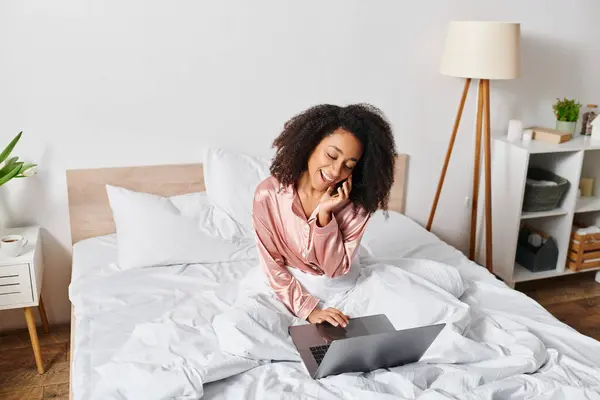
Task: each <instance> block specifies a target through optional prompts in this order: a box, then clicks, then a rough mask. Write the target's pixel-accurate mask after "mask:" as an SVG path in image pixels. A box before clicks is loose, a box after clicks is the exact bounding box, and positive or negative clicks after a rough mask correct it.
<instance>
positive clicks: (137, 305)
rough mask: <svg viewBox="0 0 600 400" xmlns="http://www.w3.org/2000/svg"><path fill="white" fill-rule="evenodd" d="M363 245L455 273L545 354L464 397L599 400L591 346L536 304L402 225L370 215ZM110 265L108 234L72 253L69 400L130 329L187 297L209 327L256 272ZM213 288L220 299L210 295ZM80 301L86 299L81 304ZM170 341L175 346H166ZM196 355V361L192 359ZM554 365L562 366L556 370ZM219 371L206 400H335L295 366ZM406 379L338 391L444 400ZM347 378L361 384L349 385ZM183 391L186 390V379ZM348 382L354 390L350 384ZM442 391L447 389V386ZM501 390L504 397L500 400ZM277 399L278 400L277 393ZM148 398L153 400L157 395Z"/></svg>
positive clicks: (370, 253) (84, 391)
mask: <svg viewBox="0 0 600 400" xmlns="http://www.w3.org/2000/svg"><path fill="white" fill-rule="evenodd" d="M362 244H363V249H361V258H362V259H365V260H368V259H374V258H376V259H378V260H390V261H392V260H398V259H401V258H417V259H419V258H420V259H430V260H435V261H439V262H442V263H444V264H448V265H452V266H454V267H456V269H457V270H458V271H459V272H460V274H461V276H462V277H463V279H464V280H465V281H466V283H467V284H468V288H467V289H466V292H465V293H464V295H463V296H462V297H461V299H460V300H461V301H463V302H464V303H466V304H468V305H469V306H470V307H473V308H477V309H480V310H482V311H483V312H485V313H486V315H488V316H490V317H491V318H492V319H493V320H494V321H495V323H497V324H498V325H499V326H510V325H511V324H515V325H520V326H525V327H526V328H527V329H528V330H529V331H530V332H532V333H533V334H534V335H535V336H537V337H538V338H540V339H541V341H542V342H543V343H544V345H545V346H546V348H547V351H548V356H547V357H548V360H547V362H546V364H545V365H544V366H543V368H545V370H541V371H539V372H538V374H536V376H535V377H533V376H528V375H522V376H519V377H518V378H515V379H514V380H512V381H510V382H506V385H501V386H498V387H494V386H493V385H491V386H490V385H483V386H482V389H481V390H479V391H478V390H470V391H469V392H468V393H469V394H470V395H473V396H474V397H473V398H521V397H518V395H519V392H521V393H522V395H523V396H526V395H527V387H530V388H531V387H538V388H539V387H540V385H541V384H542V383H543V384H546V385H547V388H548V389H547V391H548V395H549V396H550V395H552V396H557V393H558V395H559V396H558V397H556V398H577V397H576V396H583V395H585V396H587V398H595V397H593V396H594V395H595V394H596V393H597V392H596V390H599V389H600V386H597V383H598V382H599V381H598V380H597V379H600V378H593V375H594V374H597V373H599V371H600V343H599V342H597V341H595V340H593V339H591V338H588V337H586V336H583V335H581V334H579V333H577V332H575V331H574V330H573V329H571V328H570V327H568V326H566V325H564V324H563V323H561V322H560V321H558V320H556V319H555V318H554V317H553V316H551V315H550V314H549V313H548V312H547V311H546V310H544V309H543V308H542V307H541V306H539V304H537V303H536V302H535V301H533V300H531V299H530V298H528V297H527V296H525V295H524V294H521V293H519V292H516V291H514V290H512V289H510V288H508V287H507V286H506V285H504V284H503V283H502V282H500V281H498V280H497V279H496V278H495V277H494V276H493V275H491V274H489V273H488V272H487V271H486V270H485V269H484V268H481V267H478V266H476V265H475V264H473V263H472V262H470V261H469V260H468V259H467V258H466V257H465V256H464V255H463V254H462V253H460V252H458V251H457V250H456V249H454V248H452V247H451V246H449V245H447V244H445V243H444V242H442V241H440V240H439V239H437V238H436V237H435V236H434V235H432V234H431V233H429V232H427V231H426V230H425V229H423V228H422V227H420V226H419V225H417V224H416V223H414V222H413V221H411V220H410V219H408V218H406V217H404V216H400V215H398V214H395V213H390V219H389V220H387V221H386V220H385V219H384V218H383V215H382V214H381V213H378V214H376V215H375V216H374V217H373V219H372V220H371V222H370V224H369V227H368V229H367V232H366V233H365V237H364V239H363V243H362ZM115 260H116V241H115V237H114V235H109V236H104V237H100V238H94V239H88V240H86V241H83V242H80V243H78V244H77V245H76V246H75V248H74V253H73V274H72V283H71V286H70V288H69V291H70V296H72V299H73V298H75V300H76V301H75V304H76V305H77V307H76V308H75V313H76V316H77V318H76V331H75V351H74V354H73V355H72V357H73V361H74V362H73V371H72V380H73V381H72V385H73V391H74V396H75V399H90V398H95V397H94V396H98V393H97V391H96V389H97V388H98V383H99V382H100V381H103V380H106V379H108V378H107V377H108V376H109V375H106V371H105V370H103V366H104V365H105V364H106V363H107V362H108V361H109V360H111V359H112V358H113V357H114V356H115V354H117V353H118V351H119V349H121V348H122V347H123V346H124V344H125V343H127V342H128V340H129V339H130V338H131V335H132V332H134V330H135V329H136V326H139V325H141V324H144V323H146V322H148V321H152V320H154V319H155V318H157V317H159V316H164V315H165V314H167V315H168V314H169V313H170V312H171V310H173V309H175V308H177V307H178V305H179V304H181V302H182V301H183V300H184V299H186V298H194V297H204V298H205V299H209V300H210V303H211V304H212V307H211V309H198V310H197V314H198V318H199V319H204V320H212V319H213V317H214V316H215V315H216V314H218V313H219V312H222V311H224V310H226V309H227V308H228V307H229V306H230V304H232V303H233V302H234V301H235V299H236V296H237V289H238V288H237V283H238V282H239V281H240V279H241V278H242V277H243V276H244V275H245V274H246V273H247V272H248V271H250V270H251V269H252V268H253V267H254V266H255V264H256V262H255V261H241V262H235V263H219V264H210V265H182V266H169V267H159V268H150V269H141V270H133V271H121V270H120V269H119V267H118V266H117V265H116V263H115ZM216 288H218V290H215V289H216ZM82 293H85V295H84V296H82V295H81V294H82ZM78 308H81V309H85V310H86V312H85V314H84V315H78ZM174 319H176V317H174ZM176 339H177V338H174V342H175V343H174V344H176V341H177V340H176ZM201 356H202V354H199V355H198V357H201ZM562 359H565V360H567V361H566V362H561V360H562ZM217 362H219V360H217ZM223 362H224V363H225V361H223ZM226 364H227V365H225V368H224V369H225V371H226V372H224V373H223V377H228V376H231V377H228V378H227V379H222V380H219V378H220V377H219V376H216V377H212V378H214V379H211V380H215V382H213V383H206V384H204V398H245V399H246V398H261V399H262V398H282V397H284V396H283V395H280V392H279V390H283V392H287V395H286V396H285V398H307V396H309V395H310V394H312V396H316V397H319V398H320V397H323V398H338V397H337V396H338V395H340V394H339V393H335V392H331V391H330V390H329V391H328V389H326V388H325V387H324V386H322V385H320V384H319V383H318V382H317V381H313V380H311V379H309V378H308V377H307V376H306V373H305V372H304V369H303V366H302V364H300V363H298V362H278V363H267V364H264V363H256V362H255V361H254V360H251V359H243V358H239V359H234V360H233V361H232V360H228V361H227V362H226ZM569 365H572V368H568V367H567V366H569ZM221 370H223V368H221ZM243 371H246V372H243ZM573 371H576V372H573ZM586 371H587V372H586ZM405 372H406V376H404V378H405V380H406V382H398V381H397V379H398V376H397V375H394V376H391V375H390V377H388V378H386V375H385V374H384V375H377V376H376V377H375V378H374V379H372V380H369V379H367V378H366V377H362V378H360V379H362V380H363V381H364V382H363V381H361V383H360V384H359V385H350V386H348V385H346V386H348V387H350V389H349V390H348V391H347V392H344V393H343V395H344V397H355V398H368V397H367V396H368V395H373V393H374V392H376V391H382V392H385V390H386V389H381V387H383V388H387V389H389V387H390V385H391V386H395V385H400V387H402V386H403V385H404V386H407V388H405V389H406V390H400V389H398V388H397V387H395V388H394V390H399V391H400V392H401V393H402V395H403V396H406V397H407V398H413V397H418V396H421V397H422V398H447V397H436V396H440V393H441V392H440V391H436V390H435V387H436V385H435V381H436V377H435V376H431V377H429V380H430V381H428V382H416V381H415V377H419V379H422V376H421V375H419V374H418V373H416V372H415V371H414V370H411V369H410V368H407V369H406V371H405ZM131 373H132V374H135V373H137V372H135V373H134V372H133V371H132V372H131ZM427 373H429V372H427ZM574 373H575V374H579V376H578V377H576V378H575V379H574V378H573V376H570V375H569V374H574ZM453 374H454V375H455V378H456V382H454V383H451V384H452V385H458V386H460V385H467V386H468V385H471V386H473V385H474V384H473V383H468V382H463V380H464V379H465V378H464V377H462V378H461V376H460V374H458V373H455V372H453V373H452V374H449V373H447V371H446V373H444V374H441V373H440V376H443V377H444V379H445V380H448V379H451V378H449V377H451V376H453ZM588 375H591V376H592V378H590V377H589V376H588ZM392 378H394V379H392ZM580 378H581V379H580ZM123 379H128V377H123ZM157 379H159V378H157ZM352 379H353V380H358V379H359V378H358V377H356V376H353V377H352ZM386 379H390V380H391V381H390V382H394V383H393V385H392V384H391V383H390V382H386ZM528 379H530V380H531V381H528ZM578 380H579V381H580V382H581V384H580V386H581V387H579V388H578V387H577V385H576V384H573V382H574V381H575V382H576V381H578ZM438 381H441V379H438ZM190 382H191V384H193V382H194V381H193V379H192V378H190ZM540 382H542V383H540ZM355 383H356V382H355V381H353V384H355ZM445 385H446V386H444V387H445V388H446V387H447V385H448V383H446V384H445ZM475 386H477V385H475ZM556 387H560V391H559V392H556V390H552V388H555V389H556ZM428 388H429V390H427V389H428ZM380 389H381V390H380ZM507 390H508V391H509V392H510V393H507V392H506V391H507ZM276 392H277V393H278V394H275V393H276ZM400 392H398V393H400ZM156 393H157V398H159V397H160V396H158V392H156ZM411 393H412V394H413V395H411ZM465 393H466V392H465ZM515 394H516V395H517V396H516V397H515ZM503 395H505V396H503ZM560 395H562V396H563V397H560ZM511 396H513V397H511ZM564 396H570V397H564ZM573 396H575V397H573ZM421 397H420V398H421ZM599 397H600V396H599ZM114 398H118V397H114ZM122 398H128V397H127V396H124V397H122ZM162 398H168V397H164V396H163V397H162ZM180 398H188V397H180ZM189 398H193V397H189ZM381 398H386V397H381ZM390 398H392V397H390ZM393 398H398V397H393ZM523 398H525V397H523ZM542 398H543V397H542ZM548 398H550V397H548Z"/></svg>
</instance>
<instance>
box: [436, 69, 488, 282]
mask: <svg viewBox="0 0 600 400" xmlns="http://www.w3.org/2000/svg"><path fill="white" fill-rule="evenodd" d="M470 84H471V78H467V79H466V81H465V86H464V89H463V92H462V97H461V100H460V104H459V106H458V112H457V113H456V119H455V120H454V128H453V129H452V135H451V136H450V142H449V143H448V150H447V151H446V158H445V159H444V165H443V167H442V173H441V175H440V179H439V181H438V185H437V190H436V192H435V197H434V199H433V205H432V206H431V211H430V213H429V219H428V220H427V226H426V228H427V230H428V231H430V230H431V226H432V224H433V219H434V217H435V212H436V210H437V206H438V202H439V200H440V194H441V192H442V188H443V186H444V180H445V178H446V172H447V170H448V164H449V163H450V158H451V156H452V150H453V149H454V142H455V140H456V135H457V133H458V127H459V126H460V120H461V118H462V113H463V109H464V107H465V101H466V100H467V93H468V92H469V86H470ZM482 132H483V148H484V160H485V161H484V171H485V176H484V179H485V265H486V267H487V269H488V270H489V271H490V272H492V270H493V260H492V255H493V253H492V250H493V249H492V183H491V179H492V178H491V133H490V81H489V79H480V80H479V90H478V95H477V121H476V124H475V149H474V164H473V189H472V190H473V192H472V193H473V194H472V196H473V198H472V202H471V229H470V235H469V259H470V260H474V259H475V247H476V237H477V208H478V205H479V176H480V173H481V171H480V166H481V139H482Z"/></svg>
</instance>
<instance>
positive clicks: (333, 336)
mask: <svg viewBox="0 0 600 400" xmlns="http://www.w3.org/2000/svg"><path fill="white" fill-rule="evenodd" d="M444 326H445V324H437V325H428V326H423V327H418V328H411V329H405V330H398V331H397V330H396V329H394V326H393V325H392V323H391V322H390V321H389V319H388V318H387V317H386V316H385V315H383V314H377V315H370V316H366V317H358V318H351V319H350V321H349V323H348V325H347V326H346V327H345V328H342V327H335V326H333V325H331V324H329V323H327V322H325V323H322V324H305V325H296V326H290V327H289V333H290V335H291V337H292V341H293V342H294V345H295V346H296V348H297V349H298V352H299V353H300V357H301V358H302V361H303V362H304V365H305V366H306V369H307V370H308V373H309V374H310V376H311V377H313V378H315V379H319V378H324V377H326V376H329V375H337V374H342V373H346V372H369V371H374V370H376V369H379V368H392V367H397V366H400V365H404V364H409V363H413V362H417V361H419V360H420V359H421V357H422V356H423V354H424V353H425V351H427V349H428V348H429V346H431V344H432V343H433V341H434V340H435V339H436V338H437V336H438V335H439V333H440V332H441V331H442V329H443V328H444Z"/></svg>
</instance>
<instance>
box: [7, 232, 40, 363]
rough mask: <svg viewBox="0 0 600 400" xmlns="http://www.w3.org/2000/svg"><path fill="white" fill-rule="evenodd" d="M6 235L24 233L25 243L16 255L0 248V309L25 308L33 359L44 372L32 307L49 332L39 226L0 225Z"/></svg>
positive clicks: (22, 234)
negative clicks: (38, 312)
mask: <svg viewBox="0 0 600 400" xmlns="http://www.w3.org/2000/svg"><path fill="white" fill-rule="evenodd" d="M5 235H21V236H24V237H26V238H27V239H28V243H27V244H26V245H25V247H24V248H23V251H22V252H21V255H19V256H18V257H6V256H4V255H2V253H1V252H0V310H8V309H13V308H23V309H24V310H25V320H26V321H27V328H28V329H29V337H30V338H31V345H32V347H33V354H34V356H35V363H36V364H37V370H38V372H39V373H40V374H43V373H44V362H43V359H42V353H41V351H40V343H39V341H38V336H37V331H36V328H35V318H34V316H33V307H39V310H40V316H41V319H42V323H43V325H44V332H45V333H48V330H49V327H48V318H47V317H46V310H44V303H42V296H41V290H42V276H43V272H44V263H43V260H42V243H41V242H42V241H41V239H40V229H39V227H37V226H33V227H25V228H5V229H0V237H1V236H5ZM0 246H1V245H0Z"/></svg>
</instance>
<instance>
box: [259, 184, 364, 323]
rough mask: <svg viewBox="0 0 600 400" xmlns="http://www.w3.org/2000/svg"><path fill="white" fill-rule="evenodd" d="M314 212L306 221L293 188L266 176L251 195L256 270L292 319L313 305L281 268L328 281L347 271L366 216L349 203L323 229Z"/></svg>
mask: <svg viewBox="0 0 600 400" xmlns="http://www.w3.org/2000/svg"><path fill="white" fill-rule="evenodd" d="M317 215H318V207H317V209H315V210H314V211H313V213H312V215H311V216H310V217H309V218H308V219H307V218H306V216H305V214H304V210H303V209H302V204H301V202H300V198H299V197H298V194H297V192H296V190H295V188H294V186H293V185H290V186H289V187H282V185H280V183H279V181H278V180H277V179H276V178H275V177H273V176H270V177H268V178H266V179H265V180H264V181H262V182H261V183H260V184H259V185H258V187H257V189H256V193H255V196H254V202H253V212H252V220H253V225H254V231H255V234H256V242H257V247H258V253H259V258H260V263H261V266H262V268H263V270H264V272H265V273H266V275H267V279H268V282H269V285H270V286H271V288H272V289H273V291H274V292H275V294H276V295H277V297H278V298H279V299H280V300H281V301H282V302H283V303H284V304H285V305H286V306H287V307H288V309H289V310H290V311H291V312H292V313H294V314H295V315H296V316H298V317H299V318H302V319H306V318H307V317H308V315H309V314H310V312H311V311H312V310H313V309H314V308H315V307H316V306H317V304H318V303H319V300H320V299H318V298H316V297H314V296H312V295H311V294H310V293H308V292H306V290H305V289H304V288H303V287H302V286H301V285H300V283H299V282H298V281H297V280H296V278H294V277H293V276H292V275H291V274H290V272H289V271H288V269H287V267H291V268H297V269H299V270H301V271H303V272H305V273H307V274H313V275H325V276H327V277H330V278H333V277H336V276H340V275H344V274H345V273H346V272H348V270H349V269H350V265H351V263H352V259H353V257H354V255H355V253H356V251H357V250H358V247H359V244H360V240H361V238H362V235H363V233H364V230H365V227H366V225H367V221H368V220H369V214H368V213H366V212H365V211H364V210H363V209H360V210H359V211H358V212H357V213H354V208H353V206H352V204H351V203H348V205H346V206H344V208H342V209H341V210H340V211H337V212H336V213H334V215H333V218H331V221H330V222H329V224H327V225H326V226H323V227H320V226H318V225H317V222H316V220H317Z"/></svg>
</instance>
